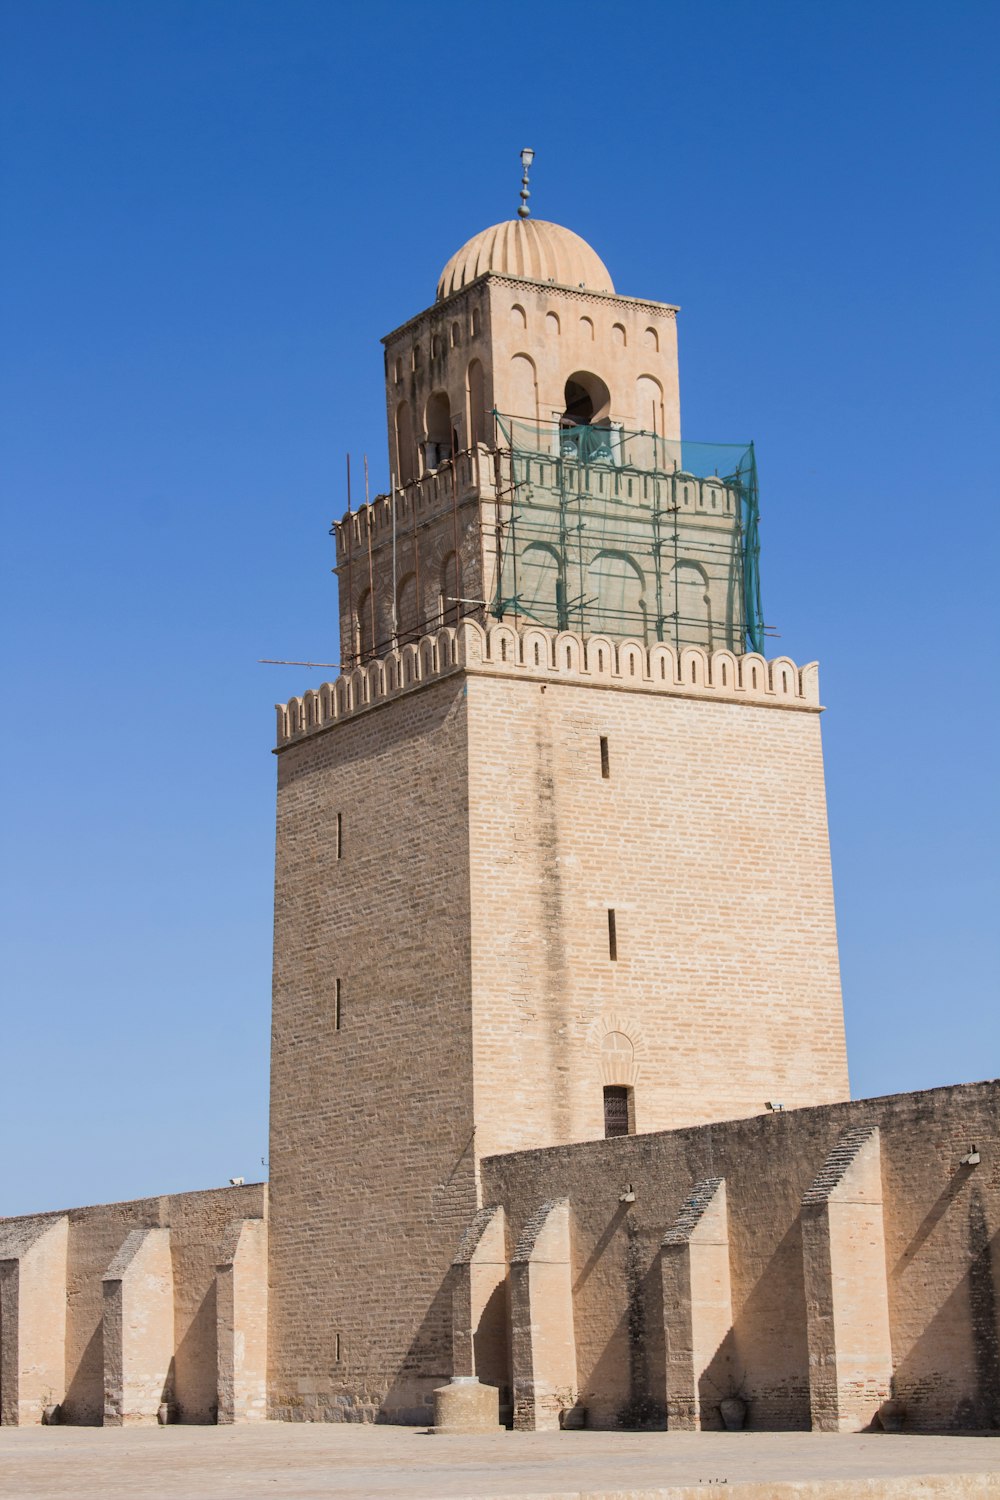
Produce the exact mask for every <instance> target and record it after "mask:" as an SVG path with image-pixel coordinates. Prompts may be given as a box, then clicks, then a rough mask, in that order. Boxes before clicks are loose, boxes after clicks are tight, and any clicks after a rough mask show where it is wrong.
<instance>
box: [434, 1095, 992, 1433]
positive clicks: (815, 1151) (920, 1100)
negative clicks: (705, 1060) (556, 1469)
mask: <svg viewBox="0 0 1000 1500" xmlns="http://www.w3.org/2000/svg"><path fill="white" fill-rule="evenodd" d="M974 1153H976V1154H978V1156H979V1161H978V1163H976V1162H975V1160H974V1159H973V1162H971V1163H966V1162H964V1161H963V1158H966V1157H968V1156H969V1155H970V1154H974ZM482 1174H483V1195H484V1201H485V1202H486V1203H487V1204H490V1205H497V1206H498V1207H502V1210H503V1214H504V1216H505V1218H506V1223H507V1235H508V1249H509V1254H510V1256H511V1260H512V1266H511V1286H512V1288H514V1287H516V1285H517V1278H516V1274H515V1273H516V1272H517V1264H516V1262H517V1260H518V1251H517V1248H516V1247H517V1246H518V1245H519V1243H521V1242H522V1241H523V1239H524V1234H525V1228H526V1226H527V1227H528V1229H529V1230H530V1228H531V1225H532V1223H533V1222H534V1221H535V1220H536V1219H537V1216H538V1214H539V1212H540V1210H541V1209H542V1208H543V1207H545V1206H548V1205H551V1204H553V1203H563V1202H565V1203H568V1205H569V1221H570V1241H571V1246H572V1250H571V1273H572V1294H573V1296H572V1301H573V1337H574V1339H575V1347H576V1382H575V1387H574V1388H573V1389H572V1390H567V1391H566V1392H564V1393H563V1408H564V1409H563V1411H562V1414H561V1420H563V1421H564V1422H565V1421H567V1420H568V1421H571V1422H573V1421H583V1420H585V1421H586V1422H587V1424H588V1425H592V1426H595V1427H614V1426H617V1425H624V1426H627V1427H631V1426H636V1425H643V1424H644V1423H645V1424H649V1425H651V1426H663V1425H665V1424H666V1418H667V1410H668V1406H669V1409H670V1425H671V1426H680V1427H685V1426H687V1427H697V1426H703V1427H713V1426H715V1427H717V1426H720V1425H721V1420H720V1415H719V1403H720V1401H721V1400H722V1399H723V1397H725V1396H729V1395H739V1396H740V1397H742V1398H743V1399H744V1400H745V1402H746V1405H747V1416H748V1424H749V1425H750V1426H751V1427H756V1428H775V1429H778V1428H791V1429H794V1428H809V1427H810V1426H813V1427H815V1428H824V1429H828V1430H829V1429H839V1430H844V1429H850V1428H854V1429H857V1428H862V1427H865V1426H868V1425H869V1424H870V1423H871V1422H872V1420H873V1419H874V1417H875V1413H876V1412H877V1411H878V1410H879V1409H880V1408H881V1407H883V1405H884V1403H885V1402H887V1401H890V1400H891V1401H892V1402H893V1403H894V1405H893V1406H892V1407H889V1408H887V1409H886V1421H887V1422H889V1423H890V1424H891V1423H892V1422H894V1421H901V1422H902V1425H903V1428H904V1430H912V1431H941V1432H949V1431H995V1430H997V1428H998V1427H1000V1322H998V1301H997V1287H998V1274H1000V1084H998V1083H997V1082H989V1083H976V1084H961V1085H956V1086H955V1087H952V1088H941V1089H933V1090H929V1091H927V1092H925V1093H915V1094H900V1095H895V1096H889V1097H886V1098H880V1099H863V1100H855V1101H852V1102H849V1103H842V1104H832V1105H826V1106H822V1107H817V1108H813V1109H800V1110H795V1111H783V1112H778V1113H773V1114H769V1115H764V1116H758V1117H755V1118H751V1119H743V1120H728V1121H724V1122H721V1123H718V1124H712V1125H705V1126H701V1127H697V1128H692V1129H683V1130H674V1131H666V1132H659V1133H654V1134H650V1135H635V1136H628V1137H620V1138H617V1139H612V1140H600V1141H591V1142H588V1143H585V1144H580V1145H567V1146H559V1147H553V1148H549V1149H545V1150H539V1151H524V1152H518V1153H515V1154H511V1155H506V1156H495V1157H491V1158H488V1159H487V1160H486V1161H485V1162H484V1163H483V1169H482ZM720 1182H721V1183H724V1186H725V1193H724V1196H722V1197H721V1198H720V1193H719V1184H720ZM633 1195H634V1196H633ZM710 1213H711V1214H714V1215H715V1220H714V1221H713V1222H711V1223H709V1218H710ZM705 1224H708V1231H707V1232H705V1233H701V1234H699V1225H705ZM720 1246H725V1247H727V1251H728V1253H724V1256H723V1260H724V1265H725V1267H726V1270H727V1272H728V1276H727V1275H724V1274H720V1271H719V1254H720ZM679 1254H680V1255H681V1256H683V1257H684V1263H683V1264H682V1265H680V1267H678V1255H679ZM461 1273H462V1266H461V1265H458V1266H456V1276H457V1277H458V1279H459V1280H461ZM699 1275H701V1283H700V1285H701V1288H702V1290H701V1292H700V1293H696V1292H695V1291H693V1290H692V1288H693V1287H696V1285H697V1284H698V1277H699ZM727 1281H728V1285H727V1284H726V1283H727ZM727 1299H729V1300H728V1302H727ZM457 1305H461V1298H460V1297H459V1300H458V1304H457ZM534 1316H535V1317H536V1318H537V1319H540V1322H539V1324H538V1326H537V1327H536V1328H535V1329H534V1330H533V1337H534V1338H536V1339H544V1338H545V1337H546V1336H547V1331H546V1327H545V1319H546V1317H547V1316H548V1314H547V1312H546V1310H545V1308H544V1307H541V1308H536V1309H535V1312H534ZM558 1316H560V1317H561V1314H558ZM560 1327H561V1325H560ZM474 1332H475V1330H473V1333H474ZM513 1334H514V1346H515V1361H514V1364H515V1368H514V1369H513V1370H512V1379H513V1386H514V1388H515V1389H517V1388H518V1386H519V1380H520V1383H521V1385H522V1386H523V1379H521V1377H522V1376H523V1374H524V1371H523V1370H522V1371H519V1370H518V1368H517V1367H516V1366H517V1354H516V1350H517V1338H518V1331H517V1329H516V1328H515V1329H514V1330H513ZM467 1344H468V1338H466V1345H467ZM504 1352H506V1351H504ZM489 1357H490V1358H492V1360H493V1361H494V1364H495V1363H496V1360H497V1352H496V1350H492V1351H490V1352H489ZM507 1357H508V1358H509V1354H508V1355H507ZM685 1370H686V1373H685ZM668 1374H669V1379H668ZM545 1394H546V1393H544V1392H541V1393H539V1403H538V1407H539V1409H538V1411H537V1412H535V1413H531V1412H529V1413H528V1416H527V1417H526V1419H525V1420H524V1421H523V1423H522V1424H521V1425H525V1426H531V1425H552V1420H551V1417H548V1418H547V1417H546V1414H545V1411H544V1402H543V1400H542V1399H541V1398H542V1397H543V1396H545ZM699 1408H700V1409H699Z"/></svg>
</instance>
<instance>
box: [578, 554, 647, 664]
mask: <svg viewBox="0 0 1000 1500" xmlns="http://www.w3.org/2000/svg"><path fill="white" fill-rule="evenodd" d="M587 593H588V596H589V598H590V599H592V600H593V603H592V604H590V605H589V607H588V609H587V628H586V633H587V634H588V635H595V634H598V633H601V634H607V635H618V636H622V635H627V636H630V637H631V638H632V639H633V640H639V641H643V642H648V640H649V630H648V623H647V610H646V580H645V577H644V575H643V571H642V569H641V568H640V567H639V564H638V563H637V562H636V560H635V558H634V557H632V556H630V554H629V553H627V552H617V551H611V550H608V551H603V552H599V553H598V554H597V556H596V557H595V558H594V560H593V562H592V563H591V564H590V567H589V568H588V570H587Z"/></svg>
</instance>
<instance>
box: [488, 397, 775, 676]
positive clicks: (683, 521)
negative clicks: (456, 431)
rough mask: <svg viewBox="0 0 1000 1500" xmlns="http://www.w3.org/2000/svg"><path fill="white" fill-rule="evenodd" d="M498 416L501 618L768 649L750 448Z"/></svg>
mask: <svg viewBox="0 0 1000 1500" xmlns="http://www.w3.org/2000/svg"><path fill="white" fill-rule="evenodd" d="M493 418H494V421H495V423H496V507H495V509H496V523H495V528H494V529H495V556H494V559H493V564H494V565H493V568H492V569H491V571H492V573H493V583H494V587H493V592H492V599H491V604H490V612H491V613H492V614H493V615H494V616H495V617H496V618H497V619H503V618H505V617H507V616H513V617H516V618H519V619H524V620H525V621H527V620H531V621H534V622H536V623H538V624H540V625H544V626H546V627H548V628H549V629H553V630H574V631H577V632H579V633H580V634H581V635H596V634H604V635H611V636H615V637H619V638H620V637H632V638H635V639H638V640H641V641H645V642H647V643H649V642H652V641H668V642H669V643H671V644H672V645H674V646H676V647H678V648H679V647H681V646H685V645H695V646H702V647H705V648H707V649H709V650H715V649H718V648H720V647H727V648H728V649H730V650H733V651H743V650H752V651H759V650H761V649H762V646H763V636H764V627H763V622H762V617H761V606H760V572H759V558H760V537H759V511H758V494H757V467H756V462H755V458H754V449H753V444H752V443H750V444H726V443H723V444H719V443H689V442H686V441H681V440H679V439H678V440H674V439H670V438H664V437H661V436H659V435H658V434H657V433H655V432H643V431H640V432H630V431H626V430H625V429H624V428H623V427H621V426H620V425H618V424H615V423H613V422H612V423H607V424H603V425H595V426H577V425H566V424H564V423H562V424H561V423H558V422H529V421H523V420H521V419H519V418H513V417H509V416H504V415H502V414H501V413H500V412H496V411H495V412H494V413H493ZM484 519H485V518H484Z"/></svg>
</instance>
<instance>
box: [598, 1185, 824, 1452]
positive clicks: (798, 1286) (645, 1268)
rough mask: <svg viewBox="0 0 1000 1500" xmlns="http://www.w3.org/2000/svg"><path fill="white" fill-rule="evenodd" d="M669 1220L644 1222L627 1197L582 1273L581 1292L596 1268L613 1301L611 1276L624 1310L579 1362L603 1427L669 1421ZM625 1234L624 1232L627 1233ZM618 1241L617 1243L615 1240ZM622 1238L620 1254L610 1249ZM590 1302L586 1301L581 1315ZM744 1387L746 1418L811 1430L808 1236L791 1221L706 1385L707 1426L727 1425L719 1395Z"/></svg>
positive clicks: (702, 1391)
mask: <svg viewBox="0 0 1000 1500" xmlns="http://www.w3.org/2000/svg"><path fill="white" fill-rule="evenodd" d="M664 1230H665V1226H663V1227H660V1226H657V1227H656V1228H655V1229H653V1230H647V1231H645V1232H643V1231H640V1230H639V1229H638V1228H637V1227H636V1226H635V1224H634V1222H633V1221H632V1218H631V1216H630V1215H628V1213H627V1210H626V1209H625V1207H624V1205H620V1206H619V1207H618V1209H617V1211H616V1212H615V1214H614V1216H613V1217H612V1218H611V1219H610V1220H609V1222H608V1225H607V1227H606V1229H605V1230H604V1232H603V1233H602V1235H601V1237H600V1238H599V1240H598V1241H597V1243H596V1244H595V1246H594V1247H593V1249H592V1250H591V1251H590V1253H589V1255H588V1257H587V1259H586V1261H585V1262H584V1265H583V1268H582V1269H581V1271H580V1273H579V1274H578V1276H577V1278H576V1283H575V1286H574V1293H575V1294H576V1296H577V1297H579V1294H580V1293H581V1291H582V1290H583V1288H584V1287H585V1286H586V1284H587V1282H588V1281H589V1280H590V1279H591V1278H592V1277H595V1276H596V1281H595V1291H596V1290H597V1287H598V1285H600V1288H601V1290H599V1291H597V1295H598V1296H599V1297H600V1299H601V1302H603V1303H604V1305H605V1306H606V1305H607V1302H608V1300H609V1299H608V1296H607V1287H608V1282H609V1280H611V1279H613V1280H615V1281H618V1283H619V1285H620V1286H621V1283H622V1282H623V1283H624V1285H623V1286H621V1291H620V1292H619V1294H618V1295H617V1296H616V1297H615V1299H614V1300H615V1304H616V1305H618V1306H622V1305H624V1309H625V1310H624V1312H623V1314H622V1315H621V1317H620V1318H619V1320H618V1321H617V1323H616V1324H615V1326H614V1328H613V1330H612V1331H611V1333H610V1335H609V1337H608V1338H607V1339H606V1342H605V1343H604V1346H603V1348H602V1350H601V1352H600V1354H599V1355H598V1357H597V1359H596V1360H595V1361H594V1363H593V1364H592V1365H591V1367H590V1368H589V1369H588V1370H586V1371H583V1370H581V1371H580V1401H581V1402H582V1404H583V1405H584V1406H585V1407H586V1409H587V1417H586V1421H587V1425H588V1426H589V1427H594V1428H614V1427H618V1428H625V1429H627V1430H644V1429H645V1430H662V1429H664V1428H665V1427H666V1425H667V1419H666V1383H665V1370H666V1347H665V1338H664V1323H665V1319H664V1306H663V1296H662V1279H661V1274H660V1264H659V1248H660V1242H661V1240H662V1237H663V1233H664ZM619 1236H620V1238H619ZM616 1241H617V1243H616ZM612 1246H614V1250H613V1253H612V1256H611V1257H608V1256H607V1252H608V1251H609V1250H610V1249H611V1248H612ZM581 1311H583V1309H582V1308H581V1307H580V1303H579V1302H577V1315H578V1316H579V1315H580V1312H581ZM732 1395H740V1396H742V1397H743V1399H744V1400H746V1402H747V1405H748V1409H749V1410H748V1421H747V1425H748V1426H749V1427H752V1428H756V1429H759V1430H770V1431H808V1430H809V1427H810V1409H809V1350H808V1342H807V1330H806V1305H805V1285H804V1281H803V1274H802V1236H801V1231H800V1228H799V1224H798V1222H796V1223H795V1224H793V1225H792V1226H790V1227H789V1229H788V1230H787V1231H786V1233H785V1234H784V1236H783V1237H782V1239H781V1240H780V1241H779V1242H778V1244H777V1245H776V1246H775V1248H774V1251H773V1254H772V1255H771V1256H770V1258H769V1259H768V1260H767V1262H766V1263H765V1265H764V1267H763V1269H762V1270H761V1272H760V1274H759V1275H758V1276H757V1279H756V1280H755V1282H754V1284H753V1286H752V1288H751V1290H750V1292H749V1294H748V1295H747V1297H746V1299H745V1301H744V1302H743V1304H742V1306H740V1307H739V1308H738V1309H736V1310H735V1316H734V1327H733V1329H732V1330H731V1331H730V1333H729V1334H728V1335H727V1337H726V1338H725V1339H724V1340H723V1342H722V1344H721V1345H720V1346H719V1348H718V1350H717V1351H716V1353H715V1355H714V1357H713V1359H712V1361H711V1363H710V1365H709V1366H708V1369H707V1371H706V1372H705V1374H704V1376H703V1377H702V1380H701V1384H700V1387H699V1397H700V1403H701V1414H702V1417H701V1419H702V1426H703V1428H704V1429H706V1430H718V1431H721V1430H722V1428H723V1422H722V1418H721V1415H720V1413H719V1403H720V1401H722V1400H723V1399H724V1398H725V1397H727V1396H732Z"/></svg>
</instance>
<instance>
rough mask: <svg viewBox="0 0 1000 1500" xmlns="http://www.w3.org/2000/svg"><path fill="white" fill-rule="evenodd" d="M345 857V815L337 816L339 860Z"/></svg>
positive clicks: (339, 814)
mask: <svg viewBox="0 0 1000 1500" xmlns="http://www.w3.org/2000/svg"><path fill="white" fill-rule="evenodd" d="M343 857H344V814H343V813H338V814H337V858H338V859H343Z"/></svg>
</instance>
